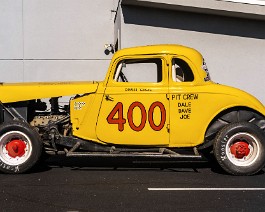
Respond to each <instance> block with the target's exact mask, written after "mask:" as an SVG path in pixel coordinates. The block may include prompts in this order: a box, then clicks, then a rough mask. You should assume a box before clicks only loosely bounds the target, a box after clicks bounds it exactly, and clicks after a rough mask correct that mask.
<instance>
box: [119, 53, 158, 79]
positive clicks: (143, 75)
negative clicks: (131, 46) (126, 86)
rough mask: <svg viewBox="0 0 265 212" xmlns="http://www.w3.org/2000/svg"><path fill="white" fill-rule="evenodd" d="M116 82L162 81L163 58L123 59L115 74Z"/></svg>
mask: <svg viewBox="0 0 265 212" xmlns="http://www.w3.org/2000/svg"><path fill="white" fill-rule="evenodd" d="M114 80H115V81H116V82H142V83H143V82H150V83H154V82H161V81H162V60H161V59H153V58H152V59H128V60H123V61H121V62H120V63H119V64H118V65H117V68H116V72H115V75H114Z"/></svg>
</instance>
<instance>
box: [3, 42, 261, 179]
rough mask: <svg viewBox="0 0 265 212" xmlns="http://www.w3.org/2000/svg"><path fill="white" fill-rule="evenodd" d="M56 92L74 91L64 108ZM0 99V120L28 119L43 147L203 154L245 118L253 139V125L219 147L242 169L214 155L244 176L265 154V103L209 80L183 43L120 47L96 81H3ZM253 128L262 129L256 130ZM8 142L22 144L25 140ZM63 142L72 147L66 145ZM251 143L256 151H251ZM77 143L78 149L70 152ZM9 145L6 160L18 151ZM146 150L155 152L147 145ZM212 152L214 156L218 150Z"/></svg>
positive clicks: (198, 58)
mask: <svg viewBox="0 0 265 212" xmlns="http://www.w3.org/2000/svg"><path fill="white" fill-rule="evenodd" d="M61 96H74V97H73V98H71V100H70V103H69V106H67V105H66V106H64V109H61V108H62V107H59V106H58V98H59V97H61ZM45 98H50V99H51V101H50V102H51V109H50V110H49V111H48V112H47V111H46V108H45V106H44V105H45V103H43V102H42V99H45ZM0 101H1V105H2V111H3V113H2V115H1V117H2V118H1V122H2V125H5V123H6V122H10V121H12V120H13V121H14V120H15V119H18V120H20V121H22V122H26V123H28V124H29V125H30V128H34V129H37V131H38V135H39V136H40V139H39V140H40V141H39V142H41V143H44V144H45V145H46V144H47V143H48V144H49V146H50V148H47V145H46V150H47V149H48V150H47V151H46V152H47V153H53V154H58V153H62V154H63V153H64V154H66V155H68V156H71V155H73V156H78V155H83V156H84V155H86V156H91V153H97V155H98V156H100V155H104V156H106V155H108V154H109V155H110V154H111V152H110V150H111V149H112V150H113V149H117V148H118V149H119V152H122V150H125V149H127V150H128V149H130V151H129V152H133V154H136V153H137V154H138V155H140V156H144V155H145V152H146V150H150V148H157V149H160V150H161V148H163V149H166V150H168V151H169V153H168V154H167V156H172V155H174V153H176V154H178V153H177V149H181V148H190V149H192V150H194V148H195V149H196V152H195V153H194V154H195V155H197V156H198V155H202V153H198V151H197V150H204V149H208V148H212V147H213V146H216V145H217V146H218V143H220V142H221V141H219V142H218V141H216V140H218V138H217V137H218V136H220V135H219V134H222V132H221V131H222V130H223V129H224V128H225V131H227V130H228V131H229V130H231V129H230V128H229V129H226V128H228V126H233V127H234V128H236V129H241V128H242V126H241V125H242V124H243V125H244V126H243V128H244V127H245V125H247V128H248V127H249V125H251V126H250V128H254V131H255V132H254V133H253V134H254V138H253V139H252V137H253V136H251V135H252V131H251V132H248V131H244V132H242V133H241V131H240V133H241V134H240V133H239V134H240V135H241V136H239V137H238V138H236V141H229V142H228V143H229V144H227V145H229V147H226V149H227V150H226V151H225V154H226V155H227V154H230V155H232V156H233V157H235V158H236V161H234V162H233V161H232V162H231V160H230V162H231V163H232V165H235V164H236V166H239V167H243V170H241V171H235V170H232V171H231V170H229V169H230V168H227V167H223V166H226V165H223V164H222V159H220V158H219V159H218V158H217V160H218V162H219V161H220V163H221V164H220V165H221V166H222V167H223V168H224V169H225V170H226V171H228V172H229V173H231V174H237V175H244V174H254V173H256V172H257V171H259V170H260V169H261V168H262V166H263V165H264V161H265V159H264V158H265V157H264V156H263V142H264V139H263V138H264V128H265V118H264V117H265V108H264V105H263V104H262V103H260V102H259V101H258V100H257V99H256V98H255V97H253V96H252V95H250V94H248V93H246V92H244V91H241V90H239V89H236V88H233V87H228V86H225V85H220V84H217V83H214V82H213V81H211V79H210V76H209V72H208V70H207V66H206V64H205V61H204V59H203V57H202V55H201V54H200V53H199V52H198V51H196V50H194V49H192V48H189V47H185V46H180V45H154V46H143V47H133V48H128V49H123V50H120V51H118V52H116V53H115V54H114V56H113V58H112V60H111V62H110V66H109V70H108V72H107V74H106V78H105V80H104V81H102V82H96V81H93V82H50V83H14V84H6V83H3V84H2V85H0ZM43 108H45V109H43ZM16 121H17V120H16ZM235 125H236V126H235ZM256 131H258V134H259V133H260V134H259V135H257V136H256V135H255V133H256ZM4 132H5V131H4ZM223 134H226V133H224V132H223ZM0 135H1V129H0ZM249 139H250V141H248V140H249ZM28 140H30V139H28ZM219 140H222V138H220V139H219ZM0 143H1V138H0ZM8 143H9V141H5V142H4V145H2V147H1V146H0V147H1V148H6V146H7V144H8ZM25 143H27V142H25ZM215 143H217V144H215ZM45 145H44V149H45ZM227 145H226V146H227ZM9 146H12V147H13V146H15V149H16V148H18V149H19V148H22V149H23V145H22V147H21V145H20V146H19V145H17V144H14V145H9ZM92 146H93V147H92ZM253 146H254V147H253ZM61 147H68V148H70V149H68V150H66V151H64V150H62V149H65V148H61ZM256 147H257V148H258V153H257V152H255V151H254V150H253V148H254V149H255V148H256ZM216 148H217V147H216ZM240 148H241V149H242V148H243V149H244V148H245V150H244V151H243V150H242V151H243V153H242V151H241V152H240V153H238V149H240ZM78 149H79V150H80V151H79V153H80V154H74V153H75V152H76V150H78ZM98 149H100V151H97V150H98ZM235 149H237V150H235ZM246 149H250V152H249V151H248V150H247V151H246ZM232 150H233V151H232ZM261 150H262V153H260V152H261ZM9 151H11V159H12V160H13V159H14V158H17V157H18V155H17V154H15V153H13V154H12V150H9ZM9 151H7V152H5V151H2V155H4V154H7V155H9V156H10V154H9V153H10V152H9ZM32 151H33V149H32ZM69 151H70V152H69ZM220 151H221V150H220ZM235 151H236V152H237V153H235ZM102 152H104V154H103V153H102ZM125 152H126V151H125ZM231 152H232V153H231ZM70 153H72V154H70ZM163 154H164V152H163V153H162V155H163ZM220 154H223V153H222V152H221V153H220ZM118 155H121V154H116V156H118ZM126 155H127V156H129V155H130V154H126ZM150 155H151V156H154V157H155V156H156V155H157V154H155V153H154V154H153V153H152V151H151V153H149V156H150ZM251 155H256V156H255V157H254V156H251ZM112 156H113V155H112ZM114 156H115V155H114ZM180 156H181V155H180ZM215 156H217V157H218V153H217V150H216V151H215ZM248 157H251V159H249V160H250V162H249V163H250V164H248V163H246V162H244V161H248ZM253 157H254V158H253ZM263 157H264V158H263ZM0 158H1V150H0ZM223 158H224V157H223ZM227 158H229V156H228V157H225V159H224V160H226V159H227ZM243 158H244V159H243ZM259 158H262V159H261V162H260V164H259V168H255V169H254V170H252V171H246V170H245V169H244V167H245V166H252V165H251V164H252V163H254V162H255V161H256V160H259ZM243 160H244V161H243ZM6 161H7V162H8V159H6ZM36 161H37V159H36ZM253 161H254V162H253ZM34 163H35V162H34ZM237 163H239V165H238V164H237ZM10 165H12V163H11V164H10ZM17 165H20V164H17ZM33 165H34V164H33ZM0 167H1V164H0ZM3 170H5V169H3ZM26 170H28V168H25V170H24V169H23V171H26ZM21 172H22V171H21Z"/></svg>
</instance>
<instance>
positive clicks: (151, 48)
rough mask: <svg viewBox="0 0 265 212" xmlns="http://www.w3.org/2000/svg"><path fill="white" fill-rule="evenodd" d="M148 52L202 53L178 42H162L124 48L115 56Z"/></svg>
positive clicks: (198, 54)
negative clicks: (177, 43)
mask: <svg viewBox="0 0 265 212" xmlns="http://www.w3.org/2000/svg"><path fill="white" fill-rule="evenodd" d="M147 54H176V55H184V56H185V55H190V56H192V55H193V56H199V57H201V54H200V53H199V52H198V51H197V50H195V49H193V48H190V47H186V46H182V45H176V44H161V45H148V46H137V47H131V48H124V49H121V50H119V51H117V52H116V53H115V55H114V56H115V57H120V56H124V55H147Z"/></svg>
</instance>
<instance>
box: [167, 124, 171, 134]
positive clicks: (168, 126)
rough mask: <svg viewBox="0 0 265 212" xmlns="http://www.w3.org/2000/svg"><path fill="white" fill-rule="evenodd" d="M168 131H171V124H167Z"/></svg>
mask: <svg viewBox="0 0 265 212" xmlns="http://www.w3.org/2000/svg"><path fill="white" fill-rule="evenodd" d="M167 132H168V133H170V124H167Z"/></svg>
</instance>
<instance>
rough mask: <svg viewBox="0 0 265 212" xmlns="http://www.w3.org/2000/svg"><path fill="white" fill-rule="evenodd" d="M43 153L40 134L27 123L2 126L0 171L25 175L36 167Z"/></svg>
mask: <svg viewBox="0 0 265 212" xmlns="http://www.w3.org/2000/svg"><path fill="white" fill-rule="evenodd" d="M41 152H42V143H41V140H40V137H39V134H38V133H37V132H36V131H35V130H34V129H33V128H32V127H30V126H29V125H28V124H27V123H24V122H21V121H12V122H8V123H3V124H2V125H1V126H0V170H1V171H2V172H4V173H11V174H15V173H23V172H26V171H27V170H29V169H30V168H31V167H32V166H34V165H35V164H36V163H37V161H38V160H39V158H40V156H41Z"/></svg>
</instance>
